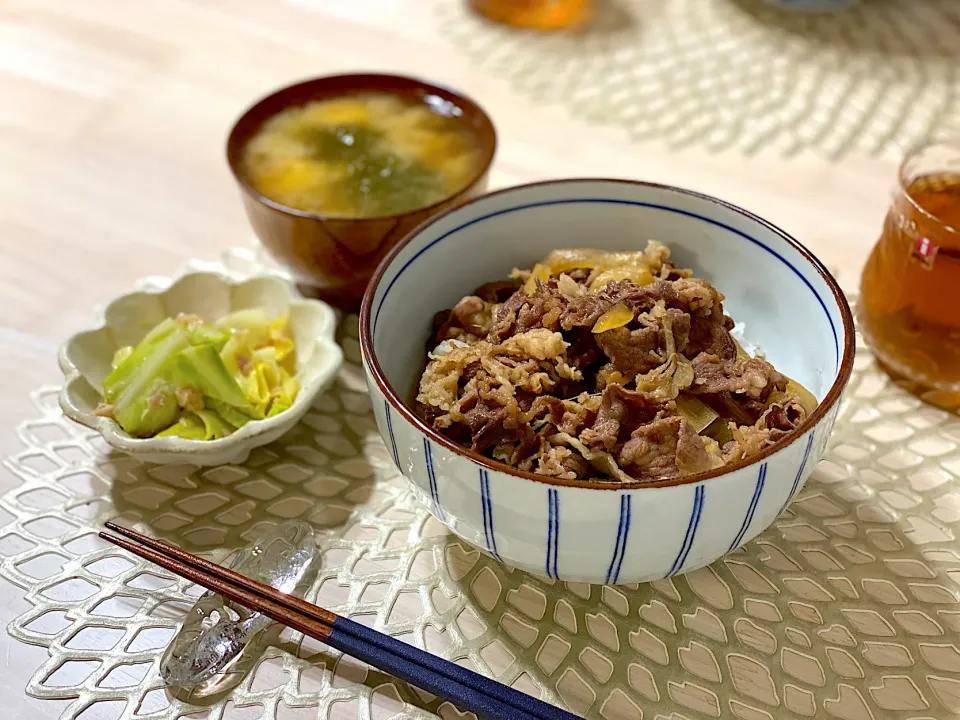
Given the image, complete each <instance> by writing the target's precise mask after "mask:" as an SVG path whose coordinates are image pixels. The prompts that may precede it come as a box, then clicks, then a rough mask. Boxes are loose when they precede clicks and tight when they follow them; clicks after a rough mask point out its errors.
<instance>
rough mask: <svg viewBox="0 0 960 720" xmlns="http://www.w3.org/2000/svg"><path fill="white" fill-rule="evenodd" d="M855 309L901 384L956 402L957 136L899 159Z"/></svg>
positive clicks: (959, 322)
mask: <svg viewBox="0 0 960 720" xmlns="http://www.w3.org/2000/svg"><path fill="white" fill-rule="evenodd" d="M858 316H859V321H860V330H861V332H862V334H863V337H864V339H865V340H866V341H867V344H868V345H870V347H871V349H872V350H873V352H874V354H875V355H876V357H877V359H878V360H879V362H880V364H881V366H882V367H883V368H884V369H885V370H886V371H887V372H888V373H889V374H890V375H891V376H893V377H894V379H895V380H897V381H898V384H900V385H902V386H903V387H905V388H906V389H908V390H910V391H911V392H913V393H915V394H916V395H918V396H919V397H921V398H922V399H923V400H925V401H927V402H930V403H933V404H934V405H938V406H940V407H942V408H945V409H948V410H953V411H957V410H960V144H950V143H930V144H926V145H923V146H920V147H917V148H915V149H914V150H912V151H911V152H909V153H908V154H907V156H906V158H905V159H904V161H903V164H902V165H901V166H900V172H899V176H898V186H897V189H896V191H895V192H894V196H893V201H892V204H891V206H890V210H889V211H888V213H887V217H886V220H885V221H884V224H883V231H882V233H881V235H880V239H879V240H878V241H877V244H876V246H874V248H873V252H872V253H871V254H870V257H869V259H868V260H867V264H866V267H865V268H864V270H863V276H862V277H861V280H860V300H859V303H858Z"/></svg>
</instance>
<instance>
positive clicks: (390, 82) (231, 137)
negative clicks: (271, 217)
mask: <svg viewBox="0 0 960 720" xmlns="http://www.w3.org/2000/svg"><path fill="white" fill-rule="evenodd" d="M330 81H333V82H334V83H343V84H344V85H345V86H350V82H349V81H352V82H353V83H355V84H354V85H352V86H350V89H346V87H345V88H344V89H343V90H342V91H341V92H332V93H330V94H329V96H325V95H323V94H320V93H318V95H317V97H316V98H313V99H320V98H322V97H334V96H337V95H342V96H347V95H355V94H357V93H361V92H387V93H389V92H392V93H393V94H398V95H403V94H404V91H407V92H409V91H411V90H422V91H424V92H426V93H427V94H437V95H440V96H441V97H443V98H444V99H446V100H450V101H451V102H453V103H454V104H456V105H457V106H459V107H462V108H463V109H465V110H466V111H468V113H470V114H472V115H473V116H474V117H475V118H476V119H479V120H480V124H481V127H480V128H479V131H480V132H481V133H483V134H485V135H486V134H489V138H490V151H489V152H488V153H487V156H486V158H484V162H483V164H482V166H481V167H480V168H479V170H478V171H477V172H476V174H474V175H473V177H472V178H471V179H470V182H468V183H467V184H466V185H464V186H463V187H462V188H461V189H460V190H458V191H457V192H455V193H453V194H452V195H448V196H447V197H445V198H443V199H442V200H440V201H438V202H435V203H431V204H430V205H424V206H422V207H416V208H413V209H411V210H405V211H404V212H400V213H394V214H392V215H375V216H365V217H351V216H349V215H322V214H320V213H314V212H308V211H306V210H298V209H297V208H293V207H290V206H289V205H284V204H283V203H280V202H277V201H276V200H271V199H270V198H268V197H267V196H266V195H263V194H262V193H260V192H258V191H257V190H256V189H255V188H254V187H253V186H252V185H250V183H248V182H247V179H246V177H244V174H243V172H241V169H240V163H241V159H242V152H241V151H242V150H243V146H244V145H245V144H246V142H247V141H249V139H250V137H252V135H253V134H254V133H256V131H257V130H258V129H259V128H260V126H261V125H262V124H263V123H264V122H265V121H266V120H267V119H268V118H270V117H272V116H274V115H276V114H277V113H278V112H281V111H282V110H285V109H287V108H290V107H295V106H296V105H298V104H302V103H303V102H306V101H308V100H309V99H310V98H309V97H305V98H303V99H301V100H298V101H297V102H290V103H286V104H281V106H279V107H278V108H277V109H276V110H274V111H272V112H269V113H268V114H266V115H265V116H264V118H263V119H262V120H260V121H259V122H258V123H256V127H255V129H254V130H253V133H251V134H250V135H248V136H247V138H246V139H245V140H243V141H241V140H240V139H239V138H238V137H237V135H238V131H239V130H240V128H241V127H242V126H243V125H244V124H245V122H246V121H247V119H248V118H249V117H250V116H251V115H253V114H254V113H256V112H257V111H258V110H259V109H261V108H262V107H263V106H264V105H267V104H269V103H272V102H273V101H275V100H276V99H277V97H278V96H280V95H286V94H290V95H293V96H296V95H297V91H298V90H299V91H305V90H306V89H307V88H308V87H309V86H311V85H321V84H323V83H326V82H330ZM465 114H466V113H465ZM226 153H227V165H228V166H229V167H230V172H231V173H232V174H233V177H234V179H235V180H236V181H237V183H238V184H239V185H240V187H241V188H242V189H243V191H244V192H246V193H248V194H249V195H250V196H251V197H253V198H254V199H255V200H257V201H259V202H261V203H263V204H264V205H266V206H267V207H270V208H272V209H274V210H278V211H280V212H284V213H288V214H290V215H296V216H297V217H302V218H310V219H314V220H322V221H334V220H336V221H341V222H344V221H350V222H363V221H366V220H390V219H395V218H401V217H404V216H406V215H410V214H412V213H415V212H422V211H424V210H427V211H429V210H431V209H433V208H436V207H440V206H441V205H445V204H446V203H449V202H450V201H451V200H456V199H457V198H459V197H461V196H463V195H464V194H465V193H467V192H468V191H469V190H470V189H472V188H473V187H474V186H475V185H476V184H477V183H478V182H479V181H480V179H481V178H483V177H484V175H486V174H487V172H489V170H490V166H491V165H492V164H493V158H494V156H495V155H496V154H497V129H496V127H494V125H493V120H491V119H490V116H489V115H488V114H487V112H486V110H484V109H483V108H482V107H480V105H479V104H478V103H477V102H475V101H474V100H473V99H471V98H470V97H468V96H466V95H464V94H463V93H460V92H458V91H456V90H453V89H451V88H448V87H444V86H443V85H436V84H434V83H429V82H427V81H425V80H421V79H420V78H417V77H413V76H411V75H391V74H389V73H344V74H340V75H322V76H320V77H315V78H311V79H310V80H303V81H301V82H297V83H293V84H292V85H286V86H285V87H282V88H280V89H279V90H274V91H273V92H271V93H269V94H268V95H264V96H262V97H261V98H259V99H258V100H256V101H255V102H254V103H253V104H252V105H250V106H249V107H247V109H246V110H244V111H243V112H242V113H241V114H240V116H239V117H238V118H237V119H236V120H235V121H234V123H233V125H232V126H231V127H230V133H229V134H228V135H227V147H226Z"/></svg>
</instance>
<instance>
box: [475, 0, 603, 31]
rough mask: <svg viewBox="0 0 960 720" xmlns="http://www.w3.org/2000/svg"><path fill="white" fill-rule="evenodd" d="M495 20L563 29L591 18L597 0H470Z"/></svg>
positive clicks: (522, 26) (517, 25)
mask: <svg viewBox="0 0 960 720" xmlns="http://www.w3.org/2000/svg"><path fill="white" fill-rule="evenodd" d="M469 3H470V7H471V8H473V9H474V10H475V11H476V12H478V13H480V14H481V15H483V16H484V17H486V18H488V19H490V20H493V21H494V22H499V23H503V24H504V25H512V26H513V27H518V28H525V29H530V30H563V29H566V28H572V27H576V26H578V25H581V24H583V23H584V22H586V21H587V20H588V19H589V18H590V14H591V10H592V5H593V0H469Z"/></svg>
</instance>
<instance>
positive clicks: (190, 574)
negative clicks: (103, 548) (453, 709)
mask: <svg viewBox="0 0 960 720" xmlns="http://www.w3.org/2000/svg"><path fill="white" fill-rule="evenodd" d="M106 525H107V527H108V528H109V529H110V530H113V531H114V532H116V533H118V534H120V535H123V536H125V537H117V536H115V535H112V534H110V533H106V532H103V533H100V537H102V538H103V539H104V540H107V541H108V542H111V543H113V544H115V545H118V546H119V547H122V548H124V549H125V550H127V551H129V552H131V553H133V554H135V555H138V556H140V557H142V558H144V559H146V560H150V561H151V562H153V563H155V564H157V565H159V566H161V567H163V568H165V569H167V570H170V571H171V572H174V573H176V574H177V575H180V576H182V577H185V578H187V579H188V580H191V581H192V582H195V583H197V584H198V585H201V586H202V587H205V588H207V589H209V590H212V591H213V592H216V593H219V594H220V595H222V596H224V597H226V598H228V599H230V600H233V601H235V602H237V603H239V604H241V605H244V606H245V607H248V608H250V609H252V610H257V611H259V612H262V613H263V614H264V615H266V616H268V617H270V618H271V619H273V620H276V621H277V622H280V623H283V624H284V625H287V626H289V627H292V628H294V629H295V630H298V631H300V632H302V633H304V634H305V635H309V636H311V637H314V638H316V639H318V640H321V641H323V642H325V643H327V644H328V645H330V646H331V647H333V648H336V649H337V650H341V651H342V652H345V653H347V654H348V655H352V656H353V657H355V658H357V659H358V660H361V661H363V662H366V663H368V664H370V665H372V666H374V667H378V668H380V669H381V670H383V671H385V672H388V673H390V674H392V675H394V676H396V677H398V678H400V679H402V680H405V681H407V682H409V683H411V684H412V685H416V686H417V687H419V688H422V689H424V690H426V691H427V692H430V693H433V694H434V695H437V696H439V697H444V698H446V699H448V700H450V701H451V702H453V703H454V704H456V705H458V706H459V707H460V708H461V709H462V710H470V711H472V712H474V713H476V714H477V715H478V716H479V717H483V718H497V719H498V720H533V719H536V720H568V719H572V718H576V717H577V716H576V715H573V714H571V713H569V712H567V711H566V710H561V709H560V708H558V707H555V706H553V705H550V704H549V703H545V702H543V701H541V700H539V699H537V698H534V697H532V696H530V695H527V694H525V693H522V692H520V691H519V690H515V689H514V688H511V687H509V686H507V685H503V684H501V683H498V682H496V681H495V680H491V679H489V678H486V677H484V676H482V675H480V674H478V673H475V672H473V671H471V670H468V669H466V668H463V667H460V666H459V665H457V664H455V663H452V662H449V661H447V660H444V659H442V658H439V657H437V656H436V655H431V654H430V653H427V652H425V651H423V650H420V649H419V648H415V647H413V646H412V645H408V644H407V643H404V642H401V641H400V640H397V639H396V638H392V637H390V636H389V635H384V634H383V633H380V632H377V631H376V630H372V629H370V628H368V627H366V626H365V625H361V624H359V623H356V622H354V621H352V620H350V619H348V618H345V617H341V616H339V615H337V614H336V613H333V612H330V611H329V610H325V609H323V608H320V607H318V606H316V605H313V604H311V603H308V602H307V601H305V600H302V599H300V598H298V597H295V596H293V595H287V594H285V593H282V592H279V591H278V590H276V589H274V588H272V587H270V586H268V585H264V584H263V583H259V582H256V581H255V580H251V579H250V578H248V577H245V576H243V575H240V574H239V573H237V572H235V571H233V570H230V569H228V568H224V567H222V566H220V565H217V564H216V563H213V562H210V561H209V560H206V559H204V558H202V557H199V556H197V555H193V554H191V553H188V552H186V551H184V550H181V549H180V548H177V547H176V546H174V545H171V544H169V543H166V542H164V541H162V540H156V539H154V538H151V537H148V536H146V535H142V534H141V533H138V532H136V531H134V530H130V529H128V528H124V527H121V526H118V525H116V524H114V523H109V522H108V523H107V524H106ZM126 538H130V539H129V540H128V539H126Z"/></svg>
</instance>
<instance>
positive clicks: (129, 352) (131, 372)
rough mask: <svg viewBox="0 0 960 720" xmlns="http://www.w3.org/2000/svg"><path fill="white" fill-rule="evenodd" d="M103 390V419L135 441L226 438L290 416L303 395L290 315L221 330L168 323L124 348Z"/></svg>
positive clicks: (258, 316) (249, 315) (195, 320)
mask: <svg viewBox="0 0 960 720" xmlns="http://www.w3.org/2000/svg"><path fill="white" fill-rule="evenodd" d="M113 365H114V367H113V370H112V372H111V373H110V374H109V375H108V376H107V378H106V380H104V383H103V395H104V401H105V406H104V407H103V408H102V410H103V413H102V414H104V415H107V416H110V417H113V418H114V419H115V420H116V421H117V423H118V424H119V425H120V427H122V428H123V429H124V431H126V432H127V433H129V434H130V435H132V436H134V437H152V436H157V437H180V438H185V439H189V440H212V439H214V438H220V437H225V436H227V435H229V434H230V433H232V432H233V431H234V430H236V429H237V428H240V427H243V426H244V425H245V424H246V423H248V422H250V421H251V420H261V419H263V418H265V417H273V416H274V415H277V414H279V413H281V412H283V411H285V410H288V409H289V408H290V407H291V406H292V405H293V402H294V400H295V399H296V397H297V394H298V392H299V391H300V384H299V382H298V381H297V378H296V347H295V344H294V341H293V338H292V337H291V335H290V332H289V328H288V324H287V317H286V315H283V316H280V317H277V318H270V317H269V316H268V315H267V312H266V311H265V310H264V309H263V308H250V309H247V310H240V311H238V312H235V313H231V314H230V315H227V316H225V317H223V318H220V319H219V320H218V321H216V322H215V323H211V322H209V321H206V320H204V319H203V318H200V317H198V316H196V315H180V316H178V317H176V318H167V319H166V320H164V321H163V322H161V323H159V324H158V325H157V326H156V327H155V328H153V329H152V330H151V331H150V332H149V333H147V335H146V336H145V337H144V339H143V340H142V341H141V342H140V344H139V345H137V346H136V347H125V348H120V349H119V350H118V351H117V352H116V354H115V355H114V358H113Z"/></svg>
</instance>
